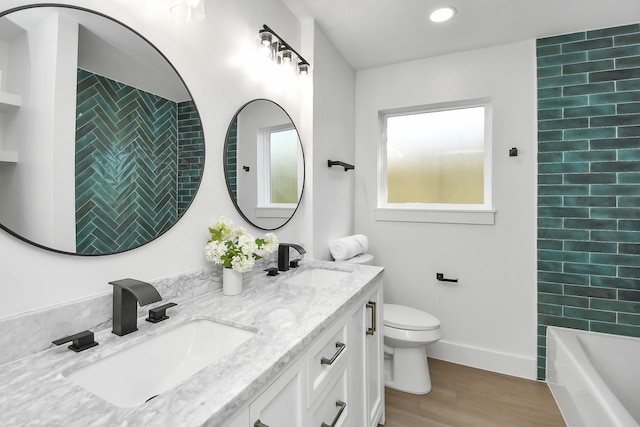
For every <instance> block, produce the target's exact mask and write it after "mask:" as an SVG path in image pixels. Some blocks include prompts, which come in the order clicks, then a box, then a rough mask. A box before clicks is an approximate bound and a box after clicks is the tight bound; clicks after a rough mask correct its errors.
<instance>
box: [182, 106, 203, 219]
mask: <svg viewBox="0 0 640 427" xmlns="http://www.w3.org/2000/svg"><path fill="white" fill-rule="evenodd" d="M203 172H204V135H203V131H202V123H201V122H200V116H199V115H198V110H197V109H196V106H195V103H194V102H193V101H185V102H180V103H178V217H179V216H181V215H182V214H183V213H184V211H186V210H187V208H188V207H189V205H190V204H191V201H192V200H193V198H194V197H195V196H196V193H197V192H198V188H199V187H200V181H202V173H203Z"/></svg>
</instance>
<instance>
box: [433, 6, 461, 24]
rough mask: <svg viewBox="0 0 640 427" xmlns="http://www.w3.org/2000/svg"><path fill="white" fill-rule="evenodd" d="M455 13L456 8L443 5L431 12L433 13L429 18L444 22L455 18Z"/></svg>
mask: <svg viewBox="0 0 640 427" xmlns="http://www.w3.org/2000/svg"><path fill="white" fill-rule="evenodd" d="M455 14H456V9H455V8H453V7H451V6H447V7H441V8H438V9H436V10H434V11H433V12H431V15H429V19H431V21H433V22H444V21H448V20H449V19H451V18H453V16H454V15H455Z"/></svg>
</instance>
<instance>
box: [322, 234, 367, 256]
mask: <svg viewBox="0 0 640 427" xmlns="http://www.w3.org/2000/svg"><path fill="white" fill-rule="evenodd" d="M368 249H369V239H368V238H367V236H365V235H364V234H354V235H353V236H347V237H342V238H340V239H336V240H333V241H331V242H329V251H331V256H333V259H335V260H336V261H342V260H345V259H349V258H353V257H354V256H356V255H360V254H363V253H365V252H367V250H368Z"/></svg>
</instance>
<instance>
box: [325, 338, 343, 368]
mask: <svg viewBox="0 0 640 427" xmlns="http://www.w3.org/2000/svg"><path fill="white" fill-rule="evenodd" d="M346 347H347V345H346V344H343V343H341V342H340V341H337V342H336V348H337V349H338V350H337V351H336V353H335V354H334V355H333V357H332V358H331V359H327V358H326V357H323V358H322V359H320V364H321V365H333V362H335V361H336V359H337V358H338V356H340V353H342V350H344V349H345V348H346Z"/></svg>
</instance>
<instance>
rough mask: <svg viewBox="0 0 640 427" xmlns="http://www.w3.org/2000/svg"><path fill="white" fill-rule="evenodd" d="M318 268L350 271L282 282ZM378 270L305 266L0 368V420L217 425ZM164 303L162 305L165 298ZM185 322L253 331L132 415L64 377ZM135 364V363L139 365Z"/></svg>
mask: <svg viewBox="0 0 640 427" xmlns="http://www.w3.org/2000/svg"><path fill="white" fill-rule="evenodd" d="M314 267H322V268H328V269H335V270H342V271H350V272H352V273H353V274H351V275H349V276H347V277H346V278H345V279H344V280H342V281H341V282H340V283H339V284H337V285H335V286H331V287H326V288H312V287H309V286H301V285H297V286H294V285H290V284H287V283H285V281H286V280H287V278H291V277H293V276H294V275H297V274H299V273H300V272H302V271H303V270H305V269H309V268H314ZM382 271H383V269H382V268H381V267H373V266H366V265H357V264H336V263H333V262H326V261H310V260H306V261H304V262H303V263H302V266H301V267H300V268H298V269H291V270H290V271H288V272H284V273H281V274H280V275H278V276H276V277H267V276H266V274H265V275H260V276H257V277H253V278H252V279H249V280H245V283H244V290H243V292H242V294H241V295H238V296H233V297H229V296H223V295H222V291H215V292H211V293H209V294H206V295H203V296H200V297H198V298H194V299H192V300H190V301H187V302H185V303H181V304H180V305H178V306H176V307H173V308H171V309H170V310H169V312H168V314H169V316H170V319H168V320H166V321H163V322H161V323H157V324H152V323H149V322H145V321H144V320H143V319H142V318H140V319H138V328H139V330H138V331H137V332H134V333H131V334H129V335H126V336H124V337H119V336H116V335H114V334H112V333H111V329H110V328H109V329H107V330H103V331H100V332H97V333H96V334H95V339H96V341H98V342H99V343H100V345H98V346H97V347H94V348H92V349H89V350H87V351H84V352H81V353H74V352H72V351H70V350H68V349H67V346H66V345H62V346H60V347H56V348H53V349H50V350H46V351H42V352H40V353H37V354H34V355H31V356H29V357H25V358H23V359H20V360H17V361H15V362H11V363H8V364H5V365H2V366H0V418H2V425H6V426H35V425H46V426H76V425H77V426H143V425H144V426H200V425H207V426H218V425H221V424H222V423H223V422H224V421H226V420H227V419H228V418H229V417H230V416H231V415H232V414H233V413H235V412H236V411H237V410H238V409H240V408H242V407H243V406H246V405H247V404H248V403H249V402H250V401H251V399H253V398H254V397H255V395H256V393H258V392H259V391H260V390H261V389H263V388H264V386H265V385H267V384H268V383H270V382H271V381H273V380H274V379H275V378H276V377H277V376H278V375H279V374H280V373H281V372H282V371H283V369H284V368H285V367H286V366H287V365H288V363H289V362H291V361H293V360H295V359H296V358H297V357H299V356H300V355H301V354H302V353H304V351H305V350H306V349H307V347H308V345H309V344H310V343H311V342H313V341H314V340H315V339H316V338H318V337H319V336H320V335H321V334H322V333H323V332H324V331H325V330H326V329H327V328H328V327H329V326H330V325H331V324H332V323H333V322H334V321H335V320H337V319H338V318H339V317H340V316H341V315H342V314H343V313H344V312H346V310H347V309H348V308H349V307H350V306H351V305H352V304H353V303H355V302H357V300H358V299H360V298H361V297H363V296H364V295H365V293H366V292H367V291H368V290H369V288H370V287H371V285H372V281H373V279H374V278H376V277H377V276H378V275H381V274H382ZM167 302H169V301H167ZM193 319H210V320H214V321H218V322H221V323H227V324H230V325H234V326H239V327H245V328H249V329H252V330H255V331H257V334H256V335H255V336H254V337H252V338H251V339H249V340H248V341H247V342H245V343H244V344H242V345H241V346H240V347H238V348H236V349H235V350H233V351H232V352H231V353H228V354H227V355H225V356H224V357H222V358H221V359H219V360H217V361H215V362H213V363H212V364H211V365H209V366H207V367H206V368H204V369H202V370H201V371H199V372H198V373H196V374H194V375H193V376H192V377H191V378H189V379H187V380H185V381H184V382H183V383H181V384H179V385H178V386H176V387H175V388H173V389H171V390H169V391H167V392H165V393H162V394H160V395H159V396H158V397H156V398H154V399H153V400H150V401H149V402H148V403H146V404H144V405H142V406H140V407H135V408H120V407H117V406H114V405H112V404H110V403H109V402H107V401H105V400H103V399H101V398H99V397H97V396H95V395H94V394H92V393H90V392H89V391H86V390H85V389H84V388H81V387H80V386H77V385H75V384H73V383H71V382H70V381H69V380H68V379H66V378H65V377H64V376H63V373H66V372H70V371H72V370H74V369H77V368H79V367H81V366H84V365H86V364H88V363H91V362H93V361H95V360H98V359H100V358H102V357H105V356H108V355H110V354H112V353H114V352H117V351H119V350H121V349H123V348H127V347H129V346H131V345H134V344H136V343H138V342H140V341H142V340H145V339H146V338H147V337H150V336H154V335H157V334H159V333H162V332H163V331H166V330H169V329H170V328H174V327H176V326H177V325H179V324H182V323H184V322H186V321H189V320H193ZM141 363H144V362H141Z"/></svg>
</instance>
